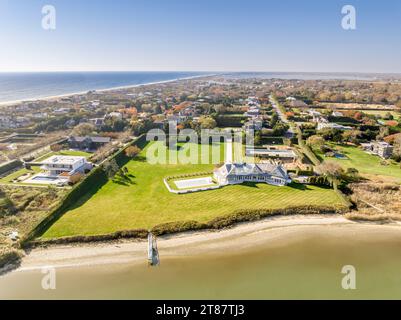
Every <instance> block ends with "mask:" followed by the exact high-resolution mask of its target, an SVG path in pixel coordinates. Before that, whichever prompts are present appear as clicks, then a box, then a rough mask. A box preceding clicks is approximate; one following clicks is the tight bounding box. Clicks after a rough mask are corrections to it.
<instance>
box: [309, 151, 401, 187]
mask: <svg viewBox="0 0 401 320" xmlns="http://www.w3.org/2000/svg"><path fill="white" fill-rule="evenodd" d="M331 146H332V147H336V148H337V149H338V150H339V151H340V152H341V153H343V154H344V155H346V156H347V157H348V159H346V160H341V159H337V158H325V157H324V155H323V154H322V153H321V152H320V151H316V150H315V152H316V153H317V154H318V155H319V156H320V157H321V158H322V159H324V160H326V161H334V162H337V163H339V164H340V165H341V166H342V167H343V168H344V169H346V168H355V169H357V170H358V171H359V172H360V173H361V174H368V175H373V176H384V177H389V178H391V179H392V180H394V181H398V182H401V168H400V164H399V163H396V162H395V161H392V160H388V161H389V162H390V165H388V166H384V165H381V164H380V162H381V161H382V159H381V158H380V157H378V156H374V155H371V154H368V153H366V152H364V151H363V150H361V149H359V148H356V147H350V146H338V145H331Z"/></svg>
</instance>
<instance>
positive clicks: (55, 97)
mask: <svg viewBox="0 0 401 320" xmlns="http://www.w3.org/2000/svg"><path fill="white" fill-rule="evenodd" d="M215 75H217V73H213V74H205V75H197V76H190V77H183V78H175V79H170V80H162V81H155V82H146V83H141V84H133V85H126V86H118V87H111V88H104V89H89V90H85V91H78V92H72V93H64V94H60V95H53V96H43V97H35V98H28V99H18V100H12V101H0V107H8V106H12V105H18V104H21V103H33V102H36V101H54V100H58V99H62V98H68V97H73V96H78V95H84V94H87V93H88V92H90V91H91V92H101V93H104V92H110V91H115V90H124V89H132V88H139V87H141V86H151V85H157V84H164V83H171V82H176V81H183V80H192V79H197V78H204V77H212V76H215Z"/></svg>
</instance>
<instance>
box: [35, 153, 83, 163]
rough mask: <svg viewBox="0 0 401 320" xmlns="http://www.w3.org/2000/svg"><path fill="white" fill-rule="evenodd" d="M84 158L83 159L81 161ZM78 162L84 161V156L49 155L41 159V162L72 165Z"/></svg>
mask: <svg viewBox="0 0 401 320" xmlns="http://www.w3.org/2000/svg"><path fill="white" fill-rule="evenodd" d="M83 160H84V161H83ZM78 162H86V158H85V157H78V156H57V155H55V156H51V157H49V158H47V159H45V160H43V161H42V163H43V164H61V165H63V164H64V165H73V164H75V163H78Z"/></svg>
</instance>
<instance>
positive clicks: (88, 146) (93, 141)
mask: <svg viewBox="0 0 401 320" xmlns="http://www.w3.org/2000/svg"><path fill="white" fill-rule="evenodd" d="M110 141H111V138H110V137H89V136H87V137H77V136H71V137H69V138H68V144H69V146H70V148H71V149H79V150H97V149H98V148H100V147H101V146H103V145H105V144H107V143H109V142H110Z"/></svg>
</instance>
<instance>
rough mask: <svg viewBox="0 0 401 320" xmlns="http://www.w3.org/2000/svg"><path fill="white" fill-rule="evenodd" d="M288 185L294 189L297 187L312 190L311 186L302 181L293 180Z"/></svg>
mask: <svg viewBox="0 0 401 320" xmlns="http://www.w3.org/2000/svg"><path fill="white" fill-rule="evenodd" d="M288 187H290V188H292V189H297V190H302V191H307V190H312V189H311V188H309V187H308V186H307V185H305V184H302V183H295V182H291V183H290V184H289V185H288Z"/></svg>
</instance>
